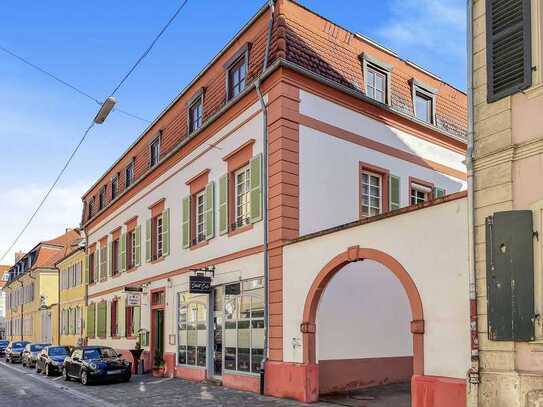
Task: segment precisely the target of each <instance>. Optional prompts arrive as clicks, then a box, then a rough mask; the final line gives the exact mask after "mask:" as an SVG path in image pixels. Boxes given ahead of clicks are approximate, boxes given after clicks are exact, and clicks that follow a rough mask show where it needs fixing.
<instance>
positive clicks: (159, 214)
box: [135, 199, 170, 265]
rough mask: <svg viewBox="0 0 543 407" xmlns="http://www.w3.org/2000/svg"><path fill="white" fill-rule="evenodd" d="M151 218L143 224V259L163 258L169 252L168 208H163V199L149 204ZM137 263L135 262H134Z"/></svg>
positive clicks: (155, 259)
mask: <svg viewBox="0 0 543 407" xmlns="http://www.w3.org/2000/svg"><path fill="white" fill-rule="evenodd" d="M149 209H151V218H149V219H147V221H146V224H145V259H146V261H147V262H154V261H159V260H163V259H164V257H166V256H168V255H169V254H170V209H169V208H167V209H164V199H161V200H160V201H159V202H157V203H156V204H154V205H153V206H151V207H150V208H149ZM138 231H139V226H138V227H137V228H136V239H135V241H136V254H135V256H136V263H137V261H138V249H137V247H138V238H137V237H138ZM136 265H137V264H136Z"/></svg>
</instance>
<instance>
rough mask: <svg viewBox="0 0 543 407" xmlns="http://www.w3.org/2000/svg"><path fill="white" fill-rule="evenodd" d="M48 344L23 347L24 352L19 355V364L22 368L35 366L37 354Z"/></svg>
mask: <svg viewBox="0 0 543 407" xmlns="http://www.w3.org/2000/svg"><path fill="white" fill-rule="evenodd" d="M49 345H50V343H29V344H28V345H26V346H25V350H24V351H23V353H22V354H21V364H22V365H23V367H30V368H32V367H34V366H36V359H37V358H38V354H39V353H40V352H41V350H42V349H43V348H45V347H46V346H49Z"/></svg>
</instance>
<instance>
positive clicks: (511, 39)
mask: <svg viewBox="0 0 543 407" xmlns="http://www.w3.org/2000/svg"><path fill="white" fill-rule="evenodd" d="M486 33H487V35H486V42H487V44H486V45H487V47H486V48H487V87H488V94H487V100H488V102H489V103H491V102H495V101H497V100H499V99H501V98H504V97H506V96H510V95H512V94H514V93H517V92H519V91H521V90H523V89H526V88H529V87H530V86H531V84H532V41H531V13H530V0H487V1H486Z"/></svg>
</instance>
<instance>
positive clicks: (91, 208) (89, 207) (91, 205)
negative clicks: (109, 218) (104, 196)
mask: <svg viewBox="0 0 543 407" xmlns="http://www.w3.org/2000/svg"><path fill="white" fill-rule="evenodd" d="M88 211H89V212H88V219H89V220H90V219H92V215H93V213H94V197H92V198H91V199H90V201H89V206H88Z"/></svg>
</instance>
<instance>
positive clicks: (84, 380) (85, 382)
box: [81, 370, 89, 386]
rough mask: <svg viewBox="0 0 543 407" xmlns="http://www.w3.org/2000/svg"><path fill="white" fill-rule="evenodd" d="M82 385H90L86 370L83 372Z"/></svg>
mask: <svg viewBox="0 0 543 407" xmlns="http://www.w3.org/2000/svg"><path fill="white" fill-rule="evenodd" d="M81 384H82V385H84V386H87V385H88V384H89V377H88V375H87V372H85V371H84V370H83V371H82V372H81Z"/></svg>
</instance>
